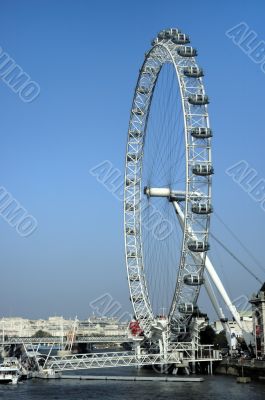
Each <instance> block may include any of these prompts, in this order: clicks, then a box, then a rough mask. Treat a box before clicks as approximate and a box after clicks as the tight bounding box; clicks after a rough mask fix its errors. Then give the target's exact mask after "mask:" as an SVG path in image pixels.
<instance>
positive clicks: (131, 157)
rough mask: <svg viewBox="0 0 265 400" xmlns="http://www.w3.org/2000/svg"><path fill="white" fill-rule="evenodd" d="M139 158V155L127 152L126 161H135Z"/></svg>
mask: <svg viewBox="0 0 265 400" xmlns="http://www.w3.org/2000/svg"><path fill="white" fill-rule="evenodd" d="M139 159H140V155H139V154H135V153H128V154H127V161H128V162H134V163H136V162H137V161H138V160H139Z"/></svg>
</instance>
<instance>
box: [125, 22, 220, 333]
mask: <svg viewBox="0 0 265 400" xmlns="http://www.w3.org/2000/svg"><path fill="white" fill-rule="evenodd" d="M189 42H190V40H189V37H188V36H187V35H186V34H184V33H181V31H180V30H179V29H168V30H163V31H161V32H159V33H158V36H157V37H156V38H155V39H154V40H153V42H152V47H151V49H150V50H149V51H148V52H147V53H146V54H145V59H144V62H143V65H142V67H141V69H140V73H139V76H138V80H137V84H136V88H135V92H134V97H133V102H132V108H131V113H130V121H129V130H128V142H127V149H126V169H125V184H124V234H125V253H126V265H127V275H128V283H129V289H130V299H131V302H132V306H133V309H134V314H135V319H136V320H137V323H139V326H140V328H141V329H142V330H143V332H144V335H145V336H146V337H147V338H151V337H152V336H153V335H155V333H156V332H158V331H159V330H167V332H168V334H169V335H170V336H173V337H174V338H175V340H178V338H180V337H181V335H183V334H187V333H188V332H189V329H190V326H191V321H192V317H193V316H194V314H195V313H196V311H197V299H198V295H199V292H200V287H201V285H202V284H203V283H204V268H205V258H206V253H207V250H208V249H209V243H208V236H209V222H210V215H211V212H212V203H211V176H212V174H213V166H212V160H211V137H212V130H211V128H210V124H209V116H208V107H207V105H208V103H209V99H208V96H207V95H206V94H205V90H204V86H203V81H202V77H203V70H202V69H201V68H200V67H199V66H198V65H197V62H196V58H195V57H196V55H197V51H196V49H195V48H193V47H191V46H190V45H189Z"/></svg>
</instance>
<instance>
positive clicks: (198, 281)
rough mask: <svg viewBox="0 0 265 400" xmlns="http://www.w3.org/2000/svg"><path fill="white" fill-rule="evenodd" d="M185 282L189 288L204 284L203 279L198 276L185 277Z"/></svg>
mask: <svg viewBox="0 0 265 400" xmlns="http://www.w3.org/2000/svg"><path fill="white" fill-rule="evenodd" d="M183 281H184V283H185V284H186V285H188V286H200V285H202V284H203V283H204V279H203V277H201V276H200V275H198V274H188V275H185V276H184V278H183Z"/></svg>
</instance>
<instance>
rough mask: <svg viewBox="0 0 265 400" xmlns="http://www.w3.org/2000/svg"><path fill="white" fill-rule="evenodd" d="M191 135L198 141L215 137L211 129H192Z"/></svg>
mask: <svg viewBox="0 0 265 400" xmlns="http://www.w3.org/2000/svg"><path fill="white" fill-rule="evenodd" d="M190 133H191V136H193V137H195V138H196V139H208V138H210V137H212V136H213V133H212V130H211V128H192V129H191V131H190Z"/></svg>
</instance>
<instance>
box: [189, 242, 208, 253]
mask: <svg viewBox="0 0 265 400" xmlns="http://www.w3.org/2000/svg"><path fill="white" fill-rule="evenodd" d="M188 249H189V250H190V251H193V252H194V253H202V252H204V251H207V250H209V249H210V245H209V243H208V242H203V241H201V240H191V241H190V242H189V243H188Z"/></svg>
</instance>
